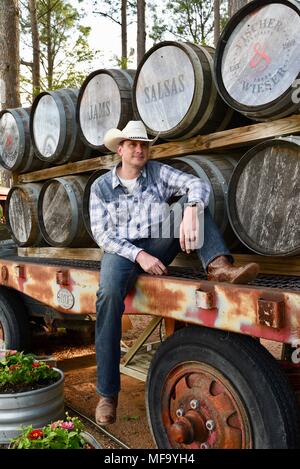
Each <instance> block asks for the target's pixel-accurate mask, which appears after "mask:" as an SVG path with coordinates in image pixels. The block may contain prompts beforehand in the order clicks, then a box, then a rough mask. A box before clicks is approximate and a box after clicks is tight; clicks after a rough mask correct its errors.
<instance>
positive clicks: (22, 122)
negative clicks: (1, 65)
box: [0, 0, 300, 255]
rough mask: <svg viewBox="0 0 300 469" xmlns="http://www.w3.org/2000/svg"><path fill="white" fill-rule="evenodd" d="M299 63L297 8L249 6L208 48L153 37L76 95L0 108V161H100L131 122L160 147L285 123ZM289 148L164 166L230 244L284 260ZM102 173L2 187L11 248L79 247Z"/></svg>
mask: <svg viewBox="0 0 300 469" xmlns="http://www.w3.org/2000/svg"><path fill="white" fill-rule="evenodd" d="M299 64H300V10H299V5H298V3H297V2H295V1H293V0H291V1H286V0H282V1H281V0H278V1H276V2H270V1H269V0H254V1H253V2H251V3H250V4H248V5H246V6H245V7H244V8H242V9H241V10H240V11H239V12H237V13H236V15H234V16H233V17H232V18H231V20H230V21H229V22H228V23H227V26H226V27H225V29H224V31H223V33H222V36H221V38H220V41H219V44H218V47H217V49H216V50H214V49H212V48H210V47H203V46H200V45H196V44H192V43H188V42H186V43H180V42H175V41H165V42H162V43H160V44H157V45H155V46H154V47H152V48H151V49H150V50H149V51H148V52H147V53H146V54H145V56H144V58H143V60H142V61H141V63H140V65H139V67H138V69H137V71H134V70H116V69H110V70H106V69H101V70H97V71H94V72H93V73H91V74H90V75H89V76H88V77H87V78H86V80H85V81H84V83H83V85H82V86H81V88H80V90H79V91H78V90H58V91H48V92H43V93H41V94H40V95H39V96H38V97H37V98H36V99H35V101H34V103H33V106H32V108H31V110H29V109H12V110H5V111H2V112H1V113H0V163H1V165H2V166H4V167H5V168H7V169H9V170H11V171H13V172H15V173H24V172H29V171H36V170H41V169H42V170H45V168H48V167H50V166H53V165H60V164H66V163H70V162H74V161H79V160H84V159H89V158H92V157H94V156H96V155H98V156H100V155H105V153H108V150H107V149H106V148H105V146H104V142H103V139H104V135H105V133H106V131H107V130H108V129H110V128H119V129H122V128H124V126H125V125H126V123H127V122H128V121H129V120H132V119H136V120H142V121H143V122H144V124H145V126H146V128H147V132H148V133H149V135H156V134H158V133H159V138H160V140H161V141H174V140H176V141H180V140H184V139H187V138H190V137H193V136H196V135H202V134H207V133H211V132H216V131H220V130H224V129H226V128H230V126H232V125H233V124H232V122H233V117H234V119H235V121H236V116H241V118H240V119H241V122H242V120H243V118H244V117H246V118H247V119H252V120H254V121H261V122H264V121H269V120H273V119H278V118H281V117H285V116H288V115H290V114H292V113H295V112H298V108H299V104H298V101H299V100H298V99H297V98H298V95H297V89H296V88H295V83H296V84H297V83H298V82H297V79H298V76H299V75H300V66H299ZM235 125H236V124H235ZM236 126H238V125H236ZM299 145H300V138H298V137H288V138H277V139H273V140H268V141H266V142H262V143H260V144H259V145H258V146H255V147H254V148H251V149H249V151H247V153H246V154H245V155H244V156H243V157H242V158H240V156H239V157H234V156H232V155H228V154H224V155H220V154H218V155H212V154H210V155H206V154H201V155H187V156H184V157H180V158H176V157H175V158H172V159H169V160H167V161H166V160H165V161H164V162H165V163H167V164H170V165H173V166H174V167H176V168H178V169H181V170H183V171H186V172H189V173H191V174H194V175H196V176H199V177H201V178H202V179H204V180H206V181H207V182H208V183H209V184H210V186H211V197H210V201H209V207H210V210H211V212H212V214H213V216H214V219H215V221H216V223H217V225H218V226H219V228H220V230H221V232H222V233H223V235H224V237H225V239H226V240H227V242H228V244H229V246H230V247H231V248H234V247H235V246H237V240H240V241H241V242H242V243H243V245H244V246H246V247H247V248H249V249H250V250H252V251H254V252H256V253H259V254H265V255H293V254H297V253H298V252H300V229H299V228H298V223H297V221H298V218H297V217H298V215H299V210H300V209H299V208H298V206H299V204H298V200H299V195H300V184H299V182H298V181H299V179H298V177H299V175H300V174H299V172H300V162H299V161H300V159H299V155H300V154H299ZM249 146H250V145H249ZM103 157H104V158H105V156H103ZM103 172H105V171H100V172H99V171H98V172H96V173H93V174H92V175H91V174H88V173H85V174H80V175H76V176H75V175H70V176H64V177H57V178H55V179H49V180H46V181H45V182H43V183H41V182H38V183H27V184H18V185H15V186H13V188H12V189H11V191H10V193H9V196H8V210H7V220H8V223H9V225H10V229H11V232H12V236H13V237H14V239H15V240H16V242H17V243H18V245H20V246H42V245H50V246H56V247H57V246H59V247H63V246H73V247H90V246H91V245H92V244H91V240H92V233H91V230H90V220H89V213H88V212H89V210H88V207H89V193H90V188H91V185H92V183H93V182H94V181H95V180H96V179H97V178H98V177H99V176H101V174H103Z"/></svg>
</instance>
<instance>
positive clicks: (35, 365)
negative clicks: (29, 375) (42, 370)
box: [32, 362, 41, 368]
mask: <svg viewBox="0 0 300 469" xmlns="http://www.w3.org/2000/svg"><path fill="white" fill-rule="evenodd" d="M39 366H41V364H40V363H36V362H34V363H32V367H33V368H38V367H39Z"/></svg>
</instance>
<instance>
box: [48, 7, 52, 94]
mask: <svg viewBox="0 0 300 469" xmlns="http://www.w3.org/2000/svg"><path fill="white" fill-rule="evenodd" d="M47 8H48V9H47V28H46V29H47V82H48V90H52V85H53V57H52V36H51V0H48V7H47Z"/></svg>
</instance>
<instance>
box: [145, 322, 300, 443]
mask: <svg viewBox="0 0 300 469" xmlns="http://www.w3.org/2000/svg"><path fill="white" fill-rule="evenodd" d="M146 406H147V415H148V421H149V425H150V428H151V431H152V435H153V438H154V440H155V442H156V445H157V447H158V448H164V449H168V448H182V449H187V448H190V449H208V448H237V449H239V448H295V447H297V446H298V443H299V419H298V415H299V414H298V412H299V409H298V407H297V404H296V400H295V396H294V394H293V392H292V390H291V388H290V386H289V384H288V382H287V380H286V378H285V376H284V375H283V373H282V372H281V370H280V368H279V366H278V364H277V363H276V360H275V359H274V358H273V357H272V356H271V355H270V354H269V352H268V351H267V350H265V349H264V347H262V346H261V345H260V343H259V342H258V341H256V340H254V339H252V338H251V337H246V336H242V335H240V334H233V333H227V332H221V331H218V330H212V329H208V328H204V327H185V328H183V329H180V330H178V331H177V332H175V333H174V334H173V335H172V336H171V337H169V338H168V339H167V340H166V341H165V342H164V343H163V344H162V345H161V346H160V348H159V349H158V351H157V352H156V354H155V356H154V358H153V360H152V363H151V366H150V369H149V372H148V378H147V384H146Z"/></svg>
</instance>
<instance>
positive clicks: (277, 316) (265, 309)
mask: <svg viewBox="0 0 300 469" xmlns="http://www.w3.org/2000/svg"><path fill="white" fill-rule="evenodd" d="M284 309H285V304H284V302H283V301H272V300H264V299H262V298H260V299H259V300H258V308H257V314H258V318H257V319H258V322H259V324H262V325H264V326H268V327H272V328H274V329H281V328H282V327H283V326H284Z"/></svg>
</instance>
